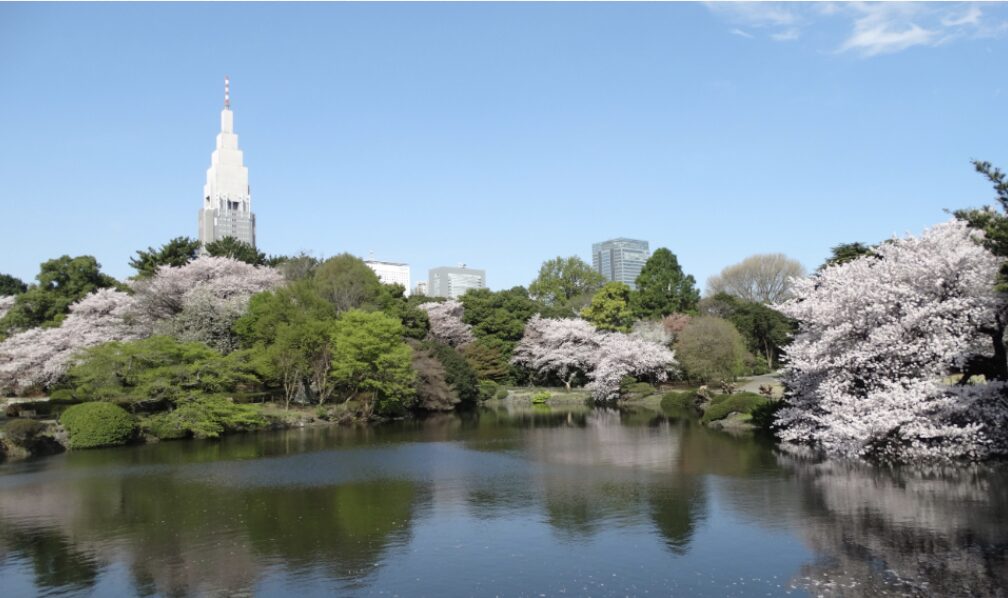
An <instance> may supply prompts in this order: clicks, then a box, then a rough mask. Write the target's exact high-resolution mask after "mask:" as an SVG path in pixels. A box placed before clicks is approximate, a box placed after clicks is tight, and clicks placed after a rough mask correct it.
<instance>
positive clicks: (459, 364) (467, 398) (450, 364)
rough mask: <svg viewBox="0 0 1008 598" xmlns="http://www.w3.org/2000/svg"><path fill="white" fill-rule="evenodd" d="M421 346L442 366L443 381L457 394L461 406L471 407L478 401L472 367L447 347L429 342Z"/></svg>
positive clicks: (477, 385)
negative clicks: (443, 372)
mask: <svg viewBox="0 0 1008 598" xmlns="http://www.w3.org/2000/svg"><path fill="white" fill-rule="evenodd" d="M422 346H423V348H425V349H427V350H429V351H430V352H431V353H433V354H434V356H435V357H437V359H438V361H440V362H441V365H443V366H444V369H445V379H446V380H447V381H448V384H450V385H451V387H452V388H453V389H454V390H455V392H456V393H458V398H459V400H460V401H461V402H462V405H472V404H474V403H475V402H476V401H477V400H479V397H480V392H479V384H478V382H477V379H476V373H475V372H473V369H472V367H470V366H469V363H468V362H467V361H466V360H465V358H464V357H462V354H461V353H459V352H458V351H456V350H455V349H453V348H451V347H449V346H448V345H444V344H441V343H435V342H431V341H427V342H425V343H423V345H422Z"/></svg>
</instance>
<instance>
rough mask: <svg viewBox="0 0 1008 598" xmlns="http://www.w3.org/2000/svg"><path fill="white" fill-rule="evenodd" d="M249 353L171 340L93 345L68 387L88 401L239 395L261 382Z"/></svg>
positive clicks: (154, 401) (156, 401) (157, 400)
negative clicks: (240, 392)
mask: <svg viewBox="0 0 1008 598" xmlns="http://www.w3.org/2000/svg"><path fill="white" fill-rule="evenodd" d="M246 357H247V356H246V355H245V354H243V353H241V352H237V353H231V354H229V355H227V356H223V355H221V354H219V353H217V352H216V351H214V350H213V349H211V348H209V347H207V346H206V345H204V344H203V343H182V342H179V341H176V340H175V339H172V338H170V337H167V336H153V337H150V338H147V339H143V340H138V341H132V342H125V343H123V342H111V343H105V344H103V345H98V346H97V347H92V348H91V349H88V350H86V351H85V352H84V353H83V354H82V359H81V360H80V362H79V363H77V364H76V365H74V366H73V367H71V368H70V370H69V371H68V372H67V386H68V388H70V389H71V392H72V394H73V396H74V397H76V398H77V399H80V400H85V401H113V402H119V403H132V404H144V403H146V404H160V403H164V402H171V403H173V402H176V401H179V400H180V399H183V398H188V397H193V396H201V395H207V394H217V393H225V392H234V391H236V390H238V389H240V388H242V387H247V386H251V385H253V384H255V383H256V382H257V378H256V376H255V375H254V373H253V372H252V369H251V365H250V364H249V363H248V362H247V359H246Z"/></svg>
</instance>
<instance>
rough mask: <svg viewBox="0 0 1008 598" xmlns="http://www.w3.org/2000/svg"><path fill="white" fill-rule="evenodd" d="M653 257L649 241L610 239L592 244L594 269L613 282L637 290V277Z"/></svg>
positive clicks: (621, 238)
mask: <svg viewBox="0 0 1008 598" xmlns="http://www.w3.org/2000/svg"><path fill="white" fill-rule="evenodd" d="M649 257H651V250H650V249H649V248H648V242H647V241H641V240H639V239H626V238H623V237H620V238H618V239H610V240H608V241H603V242H601V243H594V244H592V267H593V268H595V271H596V272H598V273H599V274H601V275H602V276H603V277H605V279H606V280H608V281H611V282H622V283H625V284H626V285H627V286H629V287H630V288H631V289H633V288H636V287H637V285H636V281H637V275H638V274H640V271H641V268H643V267H644V264H645V263H647V261H648V258H649Z"/></svg>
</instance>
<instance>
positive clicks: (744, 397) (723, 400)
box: [701, 392, 770, 424]
mask: <svg viewBox="0 0 1008 598" xmlns="http://www.w3.org/2000/svg"><path fill="white" fill-rule="evenodd" d="M769 402H770V399H768V398H766V397H764V396H761V395H758V394H755V393H751V392H740V393H738V394H733V395H718V396H715V397H714V398H713V399H712V400H711V404H710V406H709V407H707V410H706V411H704V414H703V418H702V419H701V421H702V422H703V423H705V424H706V423H709V422H712V421H715V420H719V419H723V418H724V417H726V416H727V415H728V414H729V413H732V412H737V413H752V412H753V411H755V410H756V409H757V408H759V407H762V406H763V405H765V404H766V403H769Z"/></svg>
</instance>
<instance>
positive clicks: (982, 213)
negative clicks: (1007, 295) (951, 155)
mask: <svg viewBox="0 0 1008 598" xmlns="http://www.w3.org/2000/svg"><path fill="white" fill-rule="evenodd" d="M973 167H974V168H975V169H976V171H977V172H979V173H980V174H982V175H984V177H986V178H987V180H988V181H990V183H991V185H992V186H993V187H994V193H995V199H996V200H997V202H998V204H999V205H1000V206H1001V211H1000V212H998V211H996V210H995V209H993V208H991V207H989V206H988V207H985V208H982V209H969V210H956V211H955V217H956V218H958V219H960V220H963V221H965V222H966V223H967V224H968V225H969V226H970V227H972V228H976V229H979V230H982V231H983V232H984V240H983V243H984V246H985V247H986V248H987V249H988V250H990V252H991V253H993V254H994V255H996V256H998V257H1008V177H1006V176H1005V173H1003V172H1001V170H1000V169H998V168H995V167H994V166H992V165H991V163H990V162H983V161H980V160H974V161H973ZM997 289H998V290H999V291H1001V292H1008V261H1006V262H1004V263H1002V264H1001V270H1000V272H999V273H998V282H997Z"/></svg>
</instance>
